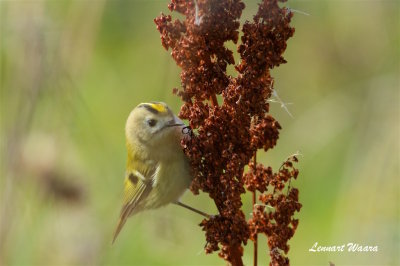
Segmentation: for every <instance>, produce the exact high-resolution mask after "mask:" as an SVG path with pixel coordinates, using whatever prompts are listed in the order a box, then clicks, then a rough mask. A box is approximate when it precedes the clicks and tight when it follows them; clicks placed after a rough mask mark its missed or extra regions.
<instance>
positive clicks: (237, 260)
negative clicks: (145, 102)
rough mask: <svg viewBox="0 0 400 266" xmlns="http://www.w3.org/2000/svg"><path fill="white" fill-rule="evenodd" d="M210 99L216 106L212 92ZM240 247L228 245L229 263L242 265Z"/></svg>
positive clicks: (215, 97) (216, 102)
mask: <svg viewBox="0 0 400 266" xmlns="http://www.w3.org/2000/svg"><path fill="white" fill-rule="evenodd" d="M210 101H211V105H212V106H213V107H217V106H218V99H217V95H215V94H212V95H211V96H210ZM215 203H216V204H217V208H218V210H220V208H219V206H218V203H217V202H215ZM240 248H241V246H240V245H235V246H230V247H229V254H230V255H231V261H230V263H231V264H232V266H243V260H242V252H241V250H240Z"/></svg>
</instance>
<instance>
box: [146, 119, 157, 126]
mask: <svg viewBox="0 0 400 266" xmlns="http://www.w3.org/2000/svg"><path fill="white" fill-rule="evenodd" d="M147 124H148V125H149V126H151V127H154V126H155V125H156V124H157V120H155V119H149V120H147Z"/></svg>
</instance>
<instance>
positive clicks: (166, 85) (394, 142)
mask: <svg viewBox="0 0 400 266" xmlns="http://www.w3.org/2000/svg"><path fill="white" fill-rule="evenodd" d="M167 3H168V1H167V0H165V1H164V0H163V1H161V0H158V1H143V0H142V1H139V0H137V1H135V0H118V1H117V0H112V1H105V0H74V1H71V0H48V1H45V0H29V1H28V0H26V1H25V0H14V1H4V0H3V1H0V16H1V17H0V30H1V35H0V38H1V39H0V55H1V61H0V66H1V69H0V75H1V77H0V80H1V83H0V84H1V85H0V86H1V88H0V92H1V94H0V97H1V102H0V104H1V106H0V108H1V109H0V111H1V124H0V125H1V127H0V134H1V139H0V147H1V158H0V159H1V168H0V265H225V263H224V262H223V261H222V260H221V259H219V258H218V256H217V254H216V253H215V254H212V255H205V254H204V252H203V247H204V245H205V238H204V234H203V232H202V231H201V230H200V227H199V226H198V224H199V223H200V221H201V219H202V218H201V217H199V216H198V215H196V214H193V213H190V212H188V211H186V210H184V209H182V208H179V207H177V206H168V207H165V208H163V209H160V210H157V211H148V212H144V213H141V214H139V215H137V216H135V217H134V218H133V219H130V220H129V221H128V223H127V224H126V226H125V228H124V230H123V232H122V234H121V235H120V237H119V238H118V240H117V242H116V244H115V245H111V238H112V233H113V230H114V227H115V225H116V222H117V218H118V215H119V211H120V204H121V197H122V196H121V191H122V180H123V177H124V167H125V162H126V161H125V160H126V158H125V157H126V151H125V140H124V124H125V119H126V118H127V116H128V114H129V112H130V111H131V109H132V108H133V107H134V106H136V105H137V104H138V103H140V102H146V101H154V100H158V101H164V102H167V103H168V104H169V105H170V106H171V107H172V109H173V110H174V111H175V112H178V111H179V108H180V104H181V102H180V100H179V99H178V98H177V97H175V96H174V95H173V94H172V93H171V91H172V88H173V87H176V86H179V84H180V82H179V69H178V68H177V67H176V65H175V63H174V61H173V60H172V58H171V57H170V55H169V52H166V51H165V50H164V49H163V48H162V46H161V44H160V39H159V33H158V32H157V30H156V28H155V24H154V23H153V19H154V18H155V17H156V16H157V15H159V13H160V12H161V11H163V12H168V10H167ZM245 3H246V5H247V8H246V9H245V11H244V13H243V16H242V21H244V20H246V19H247V20H249V19H251V17H252V15H253V14H255V12H256V8H257V3H258V1H255V0H248V1H245ZM286 6H288V7H291V8H293V9H295V10H298V12H296V13H295V17H294V19H293V26H295V27H296V33H295V36H294V38H292V39H290V40H289V43H288V50H287V51H286V53H285V58H286V59H287V61H288V64H286V65H282V66H280V67H279V68H277V69H275V70H273V76H274V77H275V79H276V80H275V81H276V82H275V86H276V90H277V92H278V94H279V96H280V98H281V99H282V100H283V101H284V102H287V103H292V104H288V105H287V107H288V108H289V110H290V112H291V113H292V114H293V118H291V117H290V116H289V115H288V113H287V112H286V111H285V110H284V109H283V108H281V106H280V104H278V103H271V112H272V114H273V115H274V116H275V117H276V118H277V119H278V120H279V121H280V123H281V125H282V126H283V130H282V131H281V137H280V140H279V142H278V145H277V146H276V148H275V149H273V150H272V151H269V152H268V153H266V154H265V153H263V152H260V153H259V155H258V157H259V160H260V161H262V162H263V163H265V164H267V165H271V166H272V167H273V168H274V169H277V168H278V167H279V165H280V164H281V162H282V161H283V160H285V158H286V157H288V156H289V155H291V154H293V153H295V152H296V151H300V152H301V154H302V155H303V156H301V157H300V163H299V164H298V167H299V169H300V175H299V179H298V181H296V182H295V183H294V184H295V186H297V187H299V189H300V200H301V202H302V203H303V208H302V210H301V212H300V213H299V214H298V215H297V217H299V219H300V225H299V227H298V230H297V232H296V234H295V236H294V238H293V239H292V240H291V241H290V245H291V249H290V253H289V257H290V259H291V262H292V264H293V265H328V264H329V262H333V263H335V264H337V265H396V264H397V265H399V264H400V261H399V242H400V240H399V231H400V230H399V226H400V225H399V201H400V199H399V177H400V175H399V136H400V135H399V121H400V120H399V100H400V97H399V74H400V71H399V61H400V56H399V51H400V49H399V47H400V45H399V37H400V34H399V33H400V25H399V14H400V13H399V9H400V4H399V1H396V0H393V1H390V0H381V1H369V0H365V1H351V0H348V1H346V0H339V1H333V0H332V1H317V0H315V1H294V0H293V1H289V2H288V3H287V4H286ZM303 12H305V13H307V14H308V15H307V14H304V13H303ZM229 45H230V47H233V45H232V44H229ZM232 74H234V72H232ZM243 200H244V210H245V213H246V215H248V216H249V217H250V212H251V203H250V196H249V195H244V196H243ZM183 201H184V202H186V203H189V204H191V205H193V206H196V207H197V208H199V209H202V210H204V211H207V212H209V213H213V212H215V207H214V205H213V203H212V201H211V200H210V199H209V198H208V197H207V196H206V195H200V196H193V195H192V193H191V192H187V193H186V194H185V196H184V198H183ZM315 242H318V243H319V244H320V245H325V246H331V245H342V244H347V243H351V242H352V243H358V244H360V245H372V246H375V245H377V246H378V249H379V251H378V252H376V253H351V252H350V253H349V252H343V253H338V252H336V253H311V252H309V251H308V250H309V248H311V247H312V245H313V244H314V243H315ZM260 243H261V244H260V246H259V261H260V265H261V264H267V262H268V256H267V255H268V254H267V245H266V239H265V238H264V237H260ZM244 261H245V263H246V264H247V265H251V264H252V244H251V243H249V244H248V246H247V247H246V253H245V256H244Z"/></svg>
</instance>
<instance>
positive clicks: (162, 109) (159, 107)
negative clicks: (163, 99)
mask: <svg viewBox="0 0 400 266" xmlns="http://www.w3.org/2000/svg"><path fill="white" fill-rule="evenodd" d="M149 105H150V106H151V108H153V109H154V110H157V111H158V112H160V113H166V112H168V110H167V108H165V106H164V105H163V104H161V103H149Z"/></svg>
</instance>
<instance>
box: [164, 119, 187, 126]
mask: <svg viewBox="0 0 400 266" xmlns="http://www.w3.org/2000/svg"><path fill="white" fill-rule="evenodd" d="M184 125H185V124H183V123H178V122H177V121H175V120H171V121H169V122H168V124H166V125H165V127H179V126H184Z"/></svg>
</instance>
